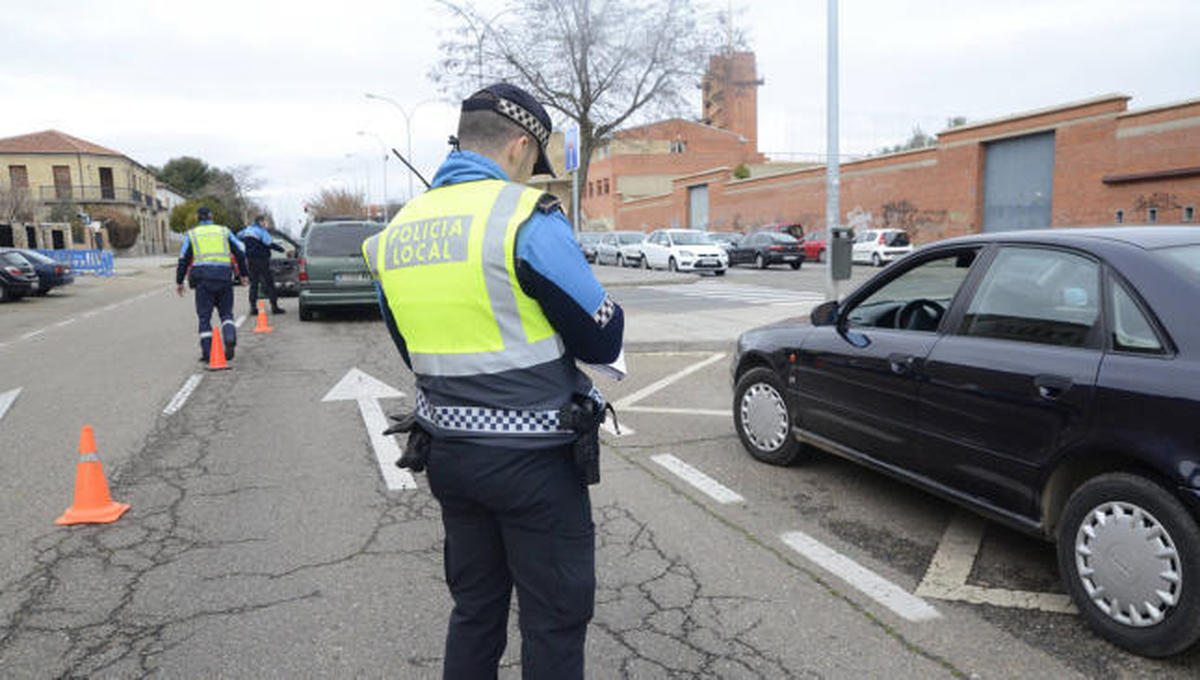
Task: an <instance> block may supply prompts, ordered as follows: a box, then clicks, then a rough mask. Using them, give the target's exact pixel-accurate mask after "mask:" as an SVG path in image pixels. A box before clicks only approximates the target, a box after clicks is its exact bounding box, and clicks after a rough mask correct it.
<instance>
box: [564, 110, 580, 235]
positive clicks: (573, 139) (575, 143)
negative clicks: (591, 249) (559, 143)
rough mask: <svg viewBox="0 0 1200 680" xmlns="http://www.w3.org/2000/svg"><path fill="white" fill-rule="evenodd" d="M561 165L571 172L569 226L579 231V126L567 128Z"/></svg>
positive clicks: (576, 231)
mask: <svg viewBox="0 0 1200 680" xmlns="http://www.w3.org/2000/svg"><path fill="white" fill-rule="evenodd" d="M563 165H565V166H566V170H567V172H569V173H571V228H572V229H573V230H574V231H575V233H576V234H578V233H579V126H578V125H575V126H573V127H570V128H568V129H567V135H566V139H565V140H563Z"/></svg>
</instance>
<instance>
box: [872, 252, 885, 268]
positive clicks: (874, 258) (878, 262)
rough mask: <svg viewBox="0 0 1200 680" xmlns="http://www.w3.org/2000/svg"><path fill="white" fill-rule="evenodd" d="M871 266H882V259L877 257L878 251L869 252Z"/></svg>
mask: <svg viewBox="0 0 1200 680" xmlns="http://www.w3.org/2000/svg"><path fill="white" fill-rule="evenodd" d="M871 266H872V267H882V266H883V259H882V258H880V257H879V253H871Z"/></svg>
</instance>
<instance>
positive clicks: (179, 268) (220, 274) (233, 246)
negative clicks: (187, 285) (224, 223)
mask: <svg viewBox="0 0 1200 680" xmlns="http://www.w3.org/2000/svg"><path fill="white" fill-rule="evenodd" d="M200 224H212V220H204V221H202V222H200V223H199V224H197V226H199V225H200ZM229 250H230V252H232V253H233V257H234V258H235V259H236V260H237V264H238V267H239V269H240V271H241V273H242V275H243V276H245V275H246V273H247V272H249V271H250V270H249V268H248V267H247V266H246V248H245V246H243V245H242V242H241V241H239V240H238V239H237V237H236V236H234V235H233V232H232V231H230V232H229ZM192 255H193V253H192V239H190V238H185V239H183V248H181V249H180V250H179V263H178V264H177V265H175V283H183V279H184V277H186V276H187V270H188V265H191V264H192ZM192 278H193V279H194V280H196V281H199V280H202V279H203V280H213V281H221V282H225V281H232V280H233V264H231V263H229V262H224V263H220V262H197V263H196V264H195V265H192Z"/></svg>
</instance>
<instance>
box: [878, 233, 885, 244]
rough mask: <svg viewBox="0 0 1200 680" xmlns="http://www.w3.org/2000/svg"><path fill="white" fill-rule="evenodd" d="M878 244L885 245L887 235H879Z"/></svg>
mask: <svg viewBox="0 0 1200 680" xmlns="http://www.w3.org/2000/svg"><path fill="white" fill-rule="evenodd" d="M879 245H881V246H885V245H887V236H885V235H883V234H880V235H879Z"/></svg>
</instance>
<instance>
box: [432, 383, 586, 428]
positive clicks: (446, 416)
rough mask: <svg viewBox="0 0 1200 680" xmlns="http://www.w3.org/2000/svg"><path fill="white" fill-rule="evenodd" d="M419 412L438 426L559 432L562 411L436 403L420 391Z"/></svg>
mask: <svg viewBox="0 0 1200 680" xmlns="http://www.w3.org/2000/svg"><path fill="white" fill-rule="evenodd" d="M417 415H418V416H420V417H421V418H422V419H423V420H426V421H428V422H430V423H432V424H433V425H434V426H435V427H438V428H441V429H443V430H452V431H455V432H479V433H484V434H558V433H561V432H568V431H569V430H562V429H559V427H558V411H519V410H510V409H497V408H486V407H483V406H433V405H432V404H430V403H429V399H427V398H426V397H425V393H424V392H422V391H420V390H417Z"/></svg>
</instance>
